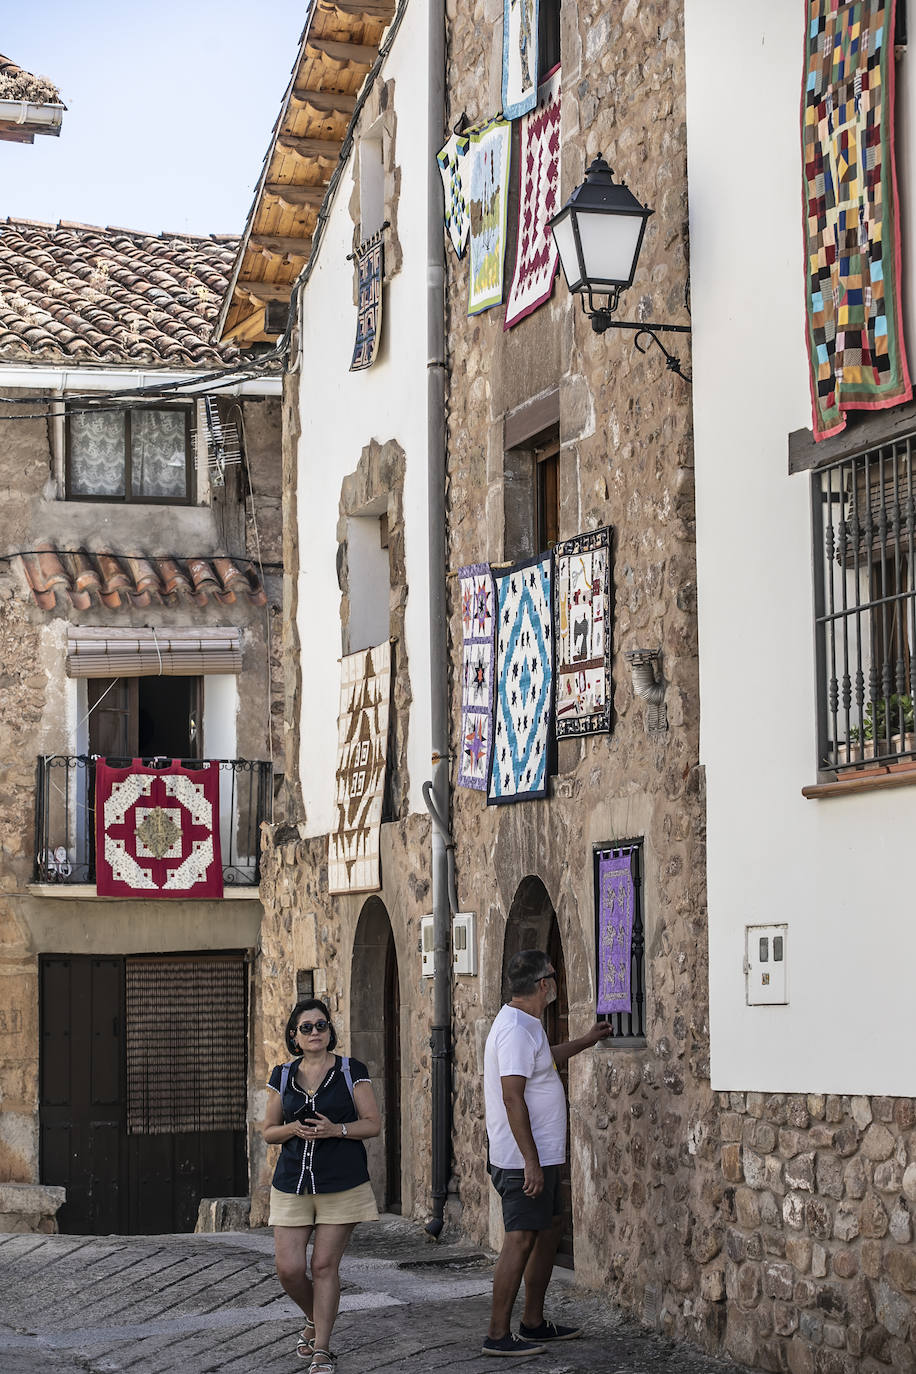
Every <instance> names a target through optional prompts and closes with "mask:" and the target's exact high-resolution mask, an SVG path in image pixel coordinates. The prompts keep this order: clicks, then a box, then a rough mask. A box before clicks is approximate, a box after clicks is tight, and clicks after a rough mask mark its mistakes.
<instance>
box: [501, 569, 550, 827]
mask: <svg viewBox="0 0 916 1374" xmlns="http://www.w3.org/2000/svg"><path fill="white" fill-rule="evenodd" d="M550 570H551V556H550V554H549V553H548V554H543V555H541V556H540V557H539V558H529V559H526V560H525V562H523V563H517V564H516V565H515V567H514V568H510V569H509V570H508V572H506V573H504V574H503V575H502V576H498V577H497V578H496V605H497V616H498V619H497V628H496V701H495V708H494V714H495V723H494V732H493V762H492V765H491V769H490V786H489V790H488V793H487V802H488V804H490V805H497V804H499V803H501V802H516V801H526V800H529V799H530V798H533V797H545V796H546V795H547V774H548V756H549V754H550V752H551V742H552V735H553V627H552V623H551V594H550Z"/></svg>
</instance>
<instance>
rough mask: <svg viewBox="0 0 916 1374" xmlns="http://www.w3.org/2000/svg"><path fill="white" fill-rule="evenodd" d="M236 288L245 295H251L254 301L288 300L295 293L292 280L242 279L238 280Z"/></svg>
mask: <svg viewBox="0 0 916 1374" xmlns="http://www.w3.org/2000/svg"><path fill="white" fill-rule="evenodd" d="M236 290H237V291H239V292H241V294H242V295H243V296H250V297H251V299H252V300H253V301H286V302H287V303H289V298H290V296H291V295H292V294H293V283H292V282H287V283H285V284H284V283H283V282H273V281H240V282H236Z"/></svg>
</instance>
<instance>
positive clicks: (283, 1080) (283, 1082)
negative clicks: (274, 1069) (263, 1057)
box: [280, 1059, 296, 1111]
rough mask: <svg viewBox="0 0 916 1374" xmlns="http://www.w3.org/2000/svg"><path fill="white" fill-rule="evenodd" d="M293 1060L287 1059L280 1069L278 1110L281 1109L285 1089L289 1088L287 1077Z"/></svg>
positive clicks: (290, 1071) (293, 1062)
mask: <svg viewBox="0 0 916 1374" xmlns="http://www.w3.org/2000/svg"><path fill="white" fill-rule="evenodd" d="M295 1062H296V1061H295V1059H287V1061H286V1063H285V1064H283V1065H282V1066H281V1068H280V1109H281V1111H282V1108H283V1098H284V1097H285V1096H286V1089H287V1088H288V1087H289V1076H290V1074H291V1073H292V1070H293V1065H294V1064H295Z"/></svg>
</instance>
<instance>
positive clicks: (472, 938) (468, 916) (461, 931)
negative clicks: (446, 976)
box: [452, 911, 477, 974]
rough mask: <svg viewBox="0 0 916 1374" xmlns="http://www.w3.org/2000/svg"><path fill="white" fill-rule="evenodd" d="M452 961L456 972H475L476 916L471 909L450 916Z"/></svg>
mask: <svg viewBox="0 0 916 1374" xmlns="http://www.w3.org/2000/svg"><path fill="white" fill-rule="evenodd" d="M452 961H453V964H454V968H455V972H456V973H471V974H476V972H477V917H476V915H475V913H474V912H473V911H463V912H459V913H458V915H457V916H453V917H452Z"/></svg>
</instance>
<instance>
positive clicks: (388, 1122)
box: [382, 928, 401, 1213]
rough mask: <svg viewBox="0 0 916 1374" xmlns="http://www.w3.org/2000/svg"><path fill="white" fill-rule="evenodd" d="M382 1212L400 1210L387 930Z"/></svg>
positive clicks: (392, 970)
mask: <svg viewBox="0 0 916 1374" xmlns="http://www.w3.org/2000/svg"><path fill="white" fill-rule="evenodd" d="M382 1005H383V1007H384V1016H385V1210H386V1211H388V1212H398V1213H399V1212H400V1210H401V990H400V986H399V983H398V955H397V948H396V946H395V943H394V935H393V934H392V932H391V929H390V928H389V931H388V949H387V952H386V954H385V997H384V1001H383V1004H382Z"/></svg>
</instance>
